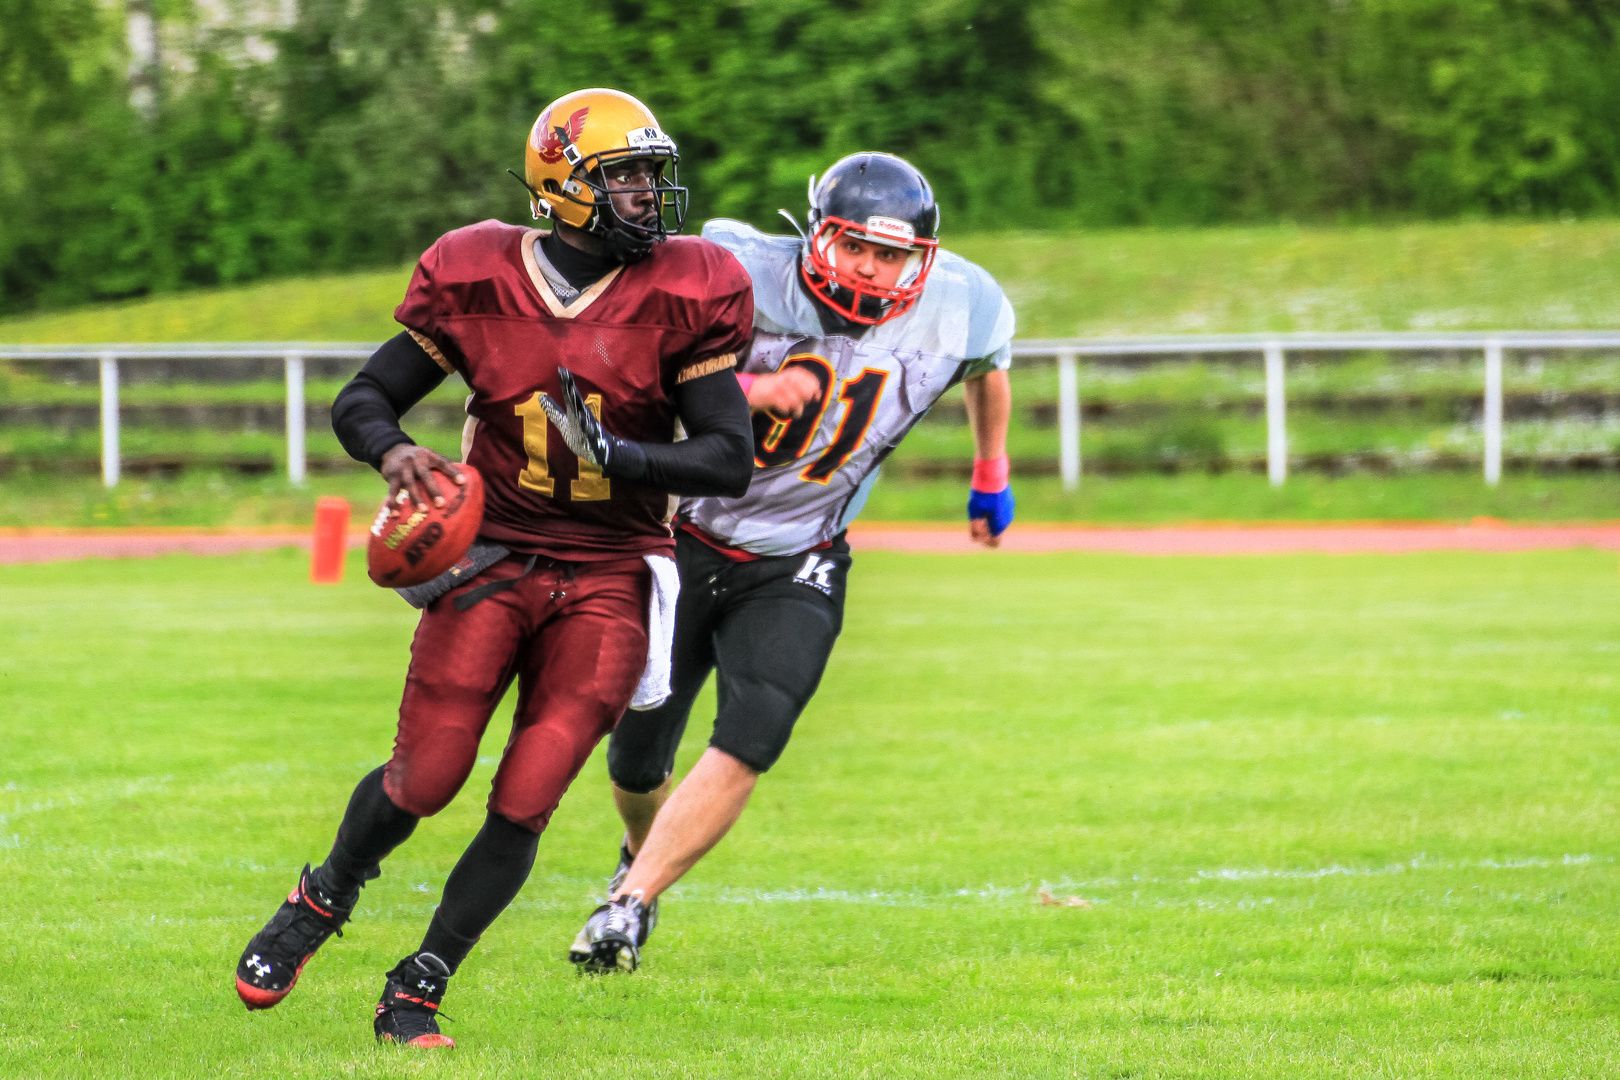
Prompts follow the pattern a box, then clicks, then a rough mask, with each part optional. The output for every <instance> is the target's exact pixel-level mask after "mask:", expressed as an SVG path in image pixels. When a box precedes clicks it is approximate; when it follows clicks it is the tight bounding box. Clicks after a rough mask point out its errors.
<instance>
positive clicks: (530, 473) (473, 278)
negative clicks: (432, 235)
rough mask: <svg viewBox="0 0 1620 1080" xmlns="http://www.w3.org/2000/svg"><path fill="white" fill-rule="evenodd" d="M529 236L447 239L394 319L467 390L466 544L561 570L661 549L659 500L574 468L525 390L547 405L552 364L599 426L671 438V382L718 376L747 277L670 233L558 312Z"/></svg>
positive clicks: (511, 233)
mask: <svg viewBox="0 0 1620 1080" xmlns="http://www.w3.org/2000/svg"><path fill="white" fill-rule="evenodd" d="M540 235H541V234H540V232H539V230H536V229H524V228H521V227H519V226H516V225H506V224H502V223H501V222H498V221H483V222H479V223H478V224H477V225H469V226H468V227H466V228H464V229H457V230H456V231H455V232H451V233H446V234H445V235H444V236H442V237H440V238H439V239H438V241H437V242H436V243H434V245H433V246H432V247H431V248H429V249H428V250H427V253H426V254H424V255H423V256H422V258H421V261H420V262H418V263H417V265H416V273H415V275H414V276H413V277H412V278H411V284H410V288H409V289H408V290H407V291H406V293H405V302H404V303H403V304H401V305H400V306H399V308H398V310H396V311H395V312H394V318H396V319H398V320H399V322H400V323H401V324H402V325H403V326H404V327H405V328H406V329H407V330H409V331H410V332H411V336H412V337H414V338H416V340H417V341H418V342H419V343H421V344H422V346H423V347H424V348H425V349H427V351H428V353H429V354H431V355H432V356H433V358H434V359H435V360H437V361H438V362H439V364H440V366H442V367H444V368H445V369H446V370H447V371H451V370H453V371H458V372H460V373H461V376H462V378H464V379H465V380H466V381H467V385H468V386H469V387H471V388H472V397H471V399H470V400H469V401H468V404H467V412H468V414H469V415H470V416H471V417H472V421H471V422H470V424H469V433H470V435H471V445H470V447H467V448H466V452H465V453H464V455H463V456H464V458H465V460H466V462H467V463H468V464H469V465H473V466H475V467H476V468H477V469H478V470H479V472H480V473H482V474H483V477H484V485H485V495H484V526H483V529H482V530H481V535H483V536H485V537H487V538H489V539H491V540H495V541H497V542H499V543H501V544H504V545H506V546H507V547H509V548H511V549H513V550H514V551H520V552H525V553H530V552H538V553H539V554H542V555H547V556H550V557H552V558H556V559H566V560H571V561H594V560H601V559H614V558H624V557H625V556H626V555H627V554H628V555H637V554H647V553H650V552H655V551H659V550H665V549H668V548H671V547H672V546H673V544H674V541H673V540H672V539H671V533H670V529H669V526H668V525H667V524H666V520H665V519H666V518H667V517H668V511H669V499H668V496H667V495H666V494H665V493H664V492H662V491H658V490H656V489H654V488H650V487H646V486H644V485H641V484H633V483H630V482H628V481H625V480H613V479H609V478H607V477H604V476H603V475H602V474H601V470H599V469H597V468H595V467H593V466H590V465H586V464H584V463H583V462H581V461H580V460H579V458H577V457H576V456H575V455H574V453H573V451H571V450H569V449H568V445H567V444H566V443H564V442H563V439H562V435H561V434H560V433H559V432H558V431H557V430H556V428H554V427H553V426H552V425H551V424H550V423H549V422H548V421H547V419H546V414H545V411H544V410H543V409H542V408H541V407H540V394H541V393H546V394H550V395H551V396H552V397H553V398H554V399H556V400H558V401H561V400H562V388H561V385H560V384H559V382H558V380H557V368H558V366H563V367H566V368H568V370H569V371H571V372H573V373H574V378H575V379H576V380H578V382H579V389H580V393H582V394H584V395H585V400H586V403H587V405H588V406H589V407H590V408H591V409H593V410H595V411H596V412H597V413H598V415H599V416H600V417H601V420H602V425H603V427H605V428H607V430H608V431H610V432H612V433H613V434H615V435H617V436H619V437H620V438H624V439H633V440H635V441H637V442H670V441H671V440H672V439H673V437H674V427H675V407H674V403H673V400H672V398H671V394H672V392H673V390H674V388H675V386H676V384H677V383H679V382H684V381H686V380H688V379H693V378H697V377H699V376H702V375H707V374H710V373H711V372H715V371H720V370H723V369H728V368H730V367H732V366H733V364H734V363H735V361H736V357H737V355H738V354H740V353H742V352H743V351H744V350H745V349H746V347H747V344H748V340H749V336H750V334H751V332H752V330H753V321H754V299H753V287H752V285H751V283H750V282H749V279H748V274H747V272H746V271H744V270H743V268H742V266H741V264H739V263H738V262H737V260H736V259H735V258H733V257H732V255H731V253H730V252H728V251H726V249H725V248H723V247H721V246H720V245H718V244H715V243H711V242H710V241H708V240H703V239H700V238H698V237H691V236H683V237H675V238H672V239H670V240H667V241H665V242H664V243H662V244H658V245H657V246H655V247H654V248H653V250H652V254H650V255H648V256H647V257H646V258H645V259H643V260H642V261H641V262H638V263H634V264H632V265H629V266H624V267H620V268H619V269H618V270H616V271H614V272H612V273H611V274H609V275H608V276H607V277H605V278H603V279H602V280H601V281H598V282H597V283H596V284H594V285H592V286H591V287H590V288H588V289H586V290H585V291H584V293H582V294H581V295H580V296H579V297H578V298H576V299H575V300H574V302H573V303H572V304H570V305H569V306H567V307H566V308H565V307H564V306H563V305H562V304H561V302H559V301H558V299H557V296H556V294H555V293H554V292H553V291H552V288H551V286H550V285H549V284H548V283H547V281H546V279H545V277H544V276H543V275H542V274H541V272H540V269H539V267H538V266H537V265H536V263H535V259H534V242H535V240H536V239H538V238H539V236H540ZM464 446H465V442H464Z"/></svg>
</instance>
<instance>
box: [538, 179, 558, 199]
mask: <svg viewBox="0 0 1620 1080" xmlns="http://www.w3.org/2000/svg"><path fill="white" fill-rule="evenodd" d="M540 190H542V191H544V192H545V193H546V194H547V195H561V194H562V185H561V184H559V183H557V181H555V180H553V179H552V178H551V177H549V176H548V177H546V178H545V179H544V180H542V181H541V182H540Z"/></svg>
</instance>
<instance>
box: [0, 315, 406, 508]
mask: <svg viewBox="0 0 1620 1080" xmlns="http://www.w3.org/2000/svg"><path fill="white" fill-rule="evenodd" d="M376 351H377V346H376V345H373V344H368V343H364V342H338V343H331V342H302V341H287V342H231V343H226V344H212V345H210V344H196V345H190V344H187V345H0V360H97V361H99V362H100V365H101V481H102V483H104V484H106V485H107V486H108V487H113V486H115V485H117V483H118V477H119V474H120V472H121V471H122V460H121V458H120V455H119V440H118V362H119V361H120V360H214V359H220V360H280V361H281V362H282V364H283V366H284V367H285V369H286V376H287V421H286V432H287V479H289V480H291V481H292V482H293V483H294V484H298V485H302V484H303V483H304V479H305V476H306V475H307V472H308V463H307V459H306V458H305V456H304V434H305V433H304V361H305V360H306V359H309V360H358V361H364V360H366V358H368V357H369V356H370V355H371V354H372V353H374V352H376Z"/></svg>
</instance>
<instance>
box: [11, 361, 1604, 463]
mask: <svg viewBox="0 0 1620 1080" xmlns="http://www.w3.org/2000/svg"><path fill="white" fill-rule="evenodd" d="M376 349H377V346H376V345H375V344H371V343H364V342H341V343H330V342H326V343H317V342H255V343H241V342H233V343H228V344H195V345H190V344H188V345H33V346H12V345H0V360H96V361H99V363H100V368H101V477H102V481H103V482H104V483H105V484H106V485H107V486H108V487H112V486H114V485H116V484H117V483H118V478H119V472H120V459H119V440H118V381H119V379H118V376H119V362H120V361H122V360H207V359H214V358H218V359H258V360H266V359H269V360H274V359H279V360H281V361H282V363H283V365H284V366H285V369H286V383H287V424H286V431H287V476H288V478H289V479H290V480H291V481H292V482H293V483H295V484H302V483H303V482H304V478H305V472H306V461H305V457H304V436H305V432H304V363H305V361H306V360H355V361H364V360H365V359H366V358H367V357H369V356H370V355H371V354H372V353H373V352H375V351H376ZM1509 349H1517V350H1524V349H1620V331H1566V332H1548V333H1536V332H1501V333H1454V334H1453V333H1422V332H1419V333H1365V334H1211V335H1185V336H1166V337H1140V338H1114V339H1106V338H1059V339H1052V340H1022V341H1016V342H1014V343H1013V356H1015V357H1020V358H1023V359H1034V358H1037V357H1051V358H1054V359H1055V360H1056V361H1057V367H1058V456H1059V461H1060V466H1061V468H1060V472H1061V474H1062V477H1063V485H1064V487H1066V488H1068V489H1069V490H1071V491H1072V490H1074V489H1075V488H1076V487H1077V486H1078V485H1079V483H1080V380H1079V372H1078V366H1077V364H1078V361H1079V359H1080V358H1081V357H1092V358H1102V357H1111V358H1115V359H1125V358H1140V359H1146V358H1150V357H1154V356H1207V355H1216V354H1223V353H1224V354H1234V353H1236V354H1242V353H1255V354H1258V355H1259V356H1260V357H1261V359H1262V360H1263V362H1264V364H1265V374H1266V465H1267V469H1266V471H1267V474H1268V476H1269V477H1270V479H1271V482H1272V484H1281V483H1282V482H1283V481H1284V480H1285V479H1287V476H1288V426H1287V394H1286V385H1285V375H1286V358H1287V354H1289V353H1297V352H1358V351H1369V350H1387V351H1391V352H1417V351H1423V352H1432V351H1435V350H1478V351H1480V352H1481V353H1483V354H1484V358H1485V384H1484V386H1483V387H1482V393H1483V397H1484V427H1485V453H1484V459H1485V460H1484V471H1485V482H1486V483H1487V484H1496V483H1497V482H1499V481H1500V480H1501V478H1502V357H1503V354H1504V353H1505V352H1506V351H1507V350H1509Z"/></svg>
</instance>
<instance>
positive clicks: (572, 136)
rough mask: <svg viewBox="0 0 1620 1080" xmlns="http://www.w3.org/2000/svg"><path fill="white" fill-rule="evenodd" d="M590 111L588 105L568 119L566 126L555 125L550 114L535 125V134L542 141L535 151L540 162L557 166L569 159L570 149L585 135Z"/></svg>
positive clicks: (576, 152) (537, 144)
mask: <svg viewBox="0 0 1620 1080" xmlns="http://www.w3.org/2000/svg"><path fill="white" fill-rule="evenodd" d="M590 111H591V110H590V106H588V105H587V106H586V107H585V108H583V109H579V110H577V111H576V112H575V113H574V115H572V116H570V117H569V118H568V123H566V124H556V125H553V124H552V122H551V114H550V113H546V115H544V116H542V117H541V118H540V122H539V123H538V124H536V125H534V130H535V134H537V135H539V136H540V141H539V142H538V143H536V144H535V147H534V151H535V153H537V154H539V155H540V160H541V161H543V162H545V163H546V164H547V165H555V164H557V162H559V161H561V160H562V159H563V158H565V157H568V156H569V155H568V153H567V150H568V147H570V146H572V145H573V144H574V143H576V142H578V141H579V137H580V136H581V135H583V134H585V117H586V116H588V115H589V114H590ZM575 154H576V155H577V154H578V151H575ZM571 160H572V159H571Z"/></svg>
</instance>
